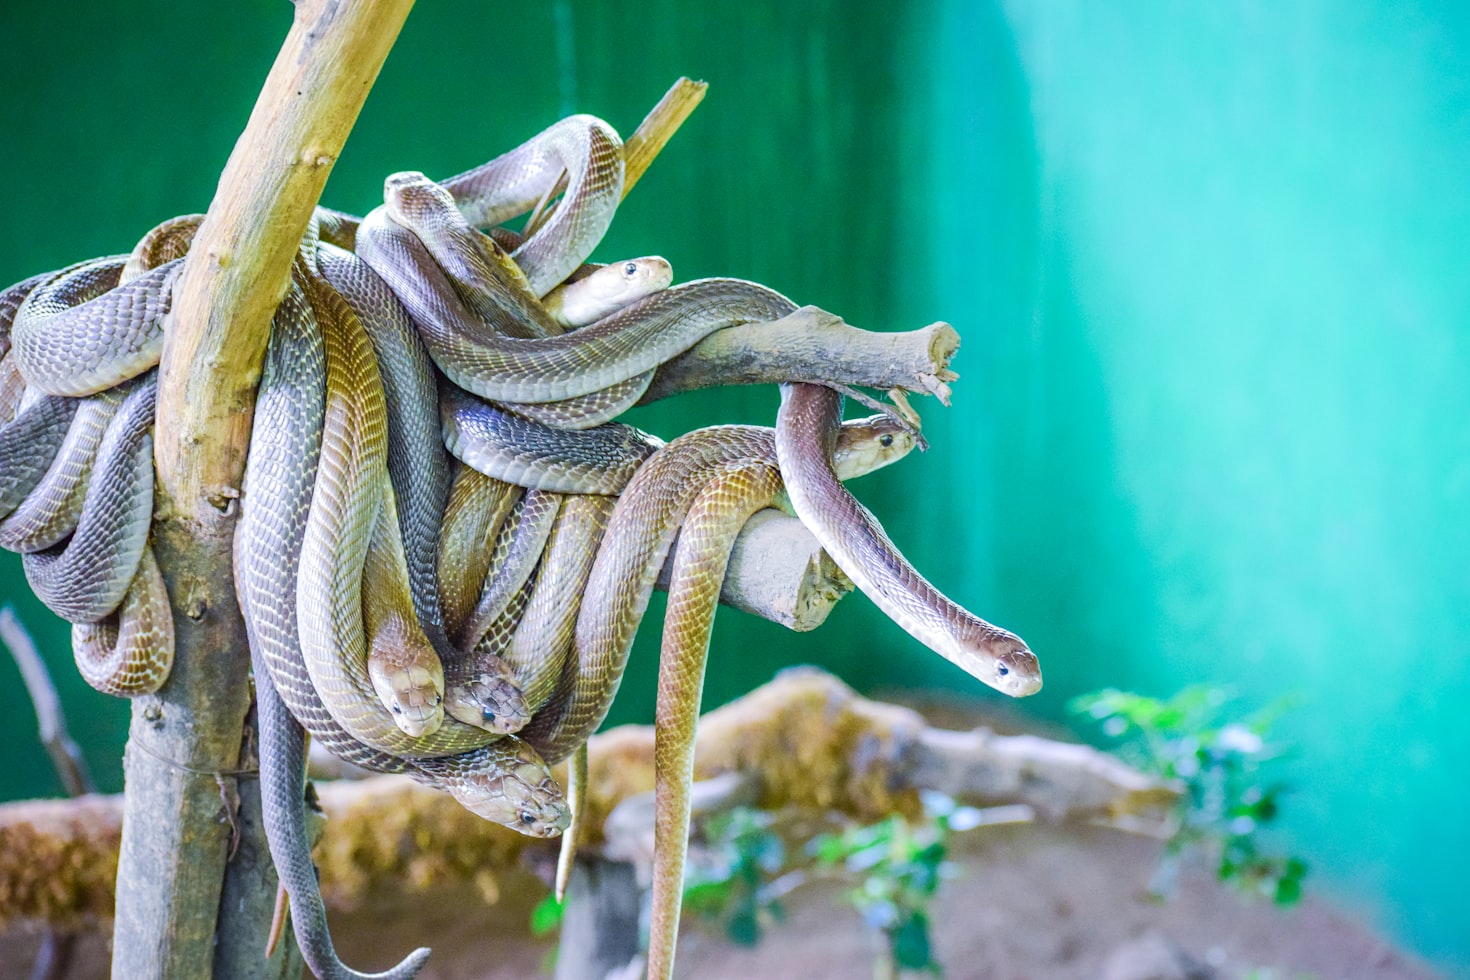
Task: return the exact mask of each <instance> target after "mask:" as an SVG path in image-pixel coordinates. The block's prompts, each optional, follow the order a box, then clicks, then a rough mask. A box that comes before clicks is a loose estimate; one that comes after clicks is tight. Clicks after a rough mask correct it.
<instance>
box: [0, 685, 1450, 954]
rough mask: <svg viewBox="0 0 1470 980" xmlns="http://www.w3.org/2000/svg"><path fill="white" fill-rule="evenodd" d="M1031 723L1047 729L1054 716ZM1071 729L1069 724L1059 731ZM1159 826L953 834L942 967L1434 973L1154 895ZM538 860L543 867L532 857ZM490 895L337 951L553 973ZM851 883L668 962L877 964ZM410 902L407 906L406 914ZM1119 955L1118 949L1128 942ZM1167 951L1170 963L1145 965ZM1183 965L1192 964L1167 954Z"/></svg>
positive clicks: (1191, 881)
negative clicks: (748, 936) (427, 952)
mask: <svg viewBox="0 0 1470 980" xmlns="http://www.w3.org/2000/svg"><path fill="white" fill-rule="evenodd" d="M893 700H906V701H908V702H909V703H910V705H911V706H913V707H917V708H919V709H920V710H922V711H923V713H924V714H925V715H926V716H928V718H929V720H930V722H931V723H933V724H936V725H939V726H941V727H947V728H957V729H963V728H968V727H973V726H974V725H976V724H987V725H989V726H991V727H993V728H995V729H996V730H998V731H1003V732H1005V731H1016V730H1020V729H1025V728H1034V726H1033V725H1030V724H1026V723H1025V722H1021V721H1020V720H1019V719H1016V718H1011V717H1007V716H1003V715H996V714H994V713H993V712H990V711H986V712H983V716H978V715H977V713H976V712H975V710H974V708H975V706H974V705H969V704H963V705H956V704H945V703H935V702H933V701H930V702H928V703H922V704H920V703H915V701H914V700H913V699H912V698H902V697H895V698H893ZM1042 734H1049V735H1058V734H1061V733H1057V732H1044V733H1042ZM1063 737H1065V736H1063ZM1158 854H1159V844H1158V842H1156V841H1153V840H1150V839H1147V838H1143V837H1138V836H1134V835H1130V834H1125V833H1122V832H1119V831H1116V830H1111V829H1107V828H1102V827H1075V826H1069V827H1052V826H1045V825H1037V824H1011V825H998V826H988V827H981V828H978V829H975V830H972V831H967V832H965V833H961V834H957V835H955V836H954V837H953V838H952V854H951V856H952V858H953V859H954V860H955V861H956V863H957V864H958V865H959V867H960V874H959V875H958V877H956V878H955V879H953V880H951V881H948V882H946V883H945V885H944V886H943V888H942V890H941V891H940V894H939V898H938V900H937V902H936V904H935V907H934V918H933V942H934V947H935V955H936V958H937V959H938V961H939V962H940V963H941V964H942V965H943V966H944V969H945V974H944V975H945V976H946V977H947V978H948V980H972V978H974V980H980V978H985V980H1022V978H1039V980H1050V978H1056V980H1073V978H1076V980H1083V978H1086V980H1174V978H1184V977H1188V978H1189V980H1204V978H1205V977H1217V978H1221V980H1235V978H1241V980H1307V978H1314V980H1369V978H1373V980H1379V978H1381V980H1428V978H1432V977H1435V976H1437V974H1436V973H1435V972H1434V971H1432V970H1431V969H1429V968H1428V967H1427V966H1426V965H1424V964H1423V963H1422V962H1420V961H1418V960H1417V959H1416V958H1415V957H1413V956H1412V955H1410V954H1408V953H1405V952H1403V951H1400V950H1396V949H1395V948H1393V947H1392V946H1391V945H1389V944H1387V943H1386V942H1385V941H1384V940H1383V939H1381V938H1380V937H1378V936H1375V935H1374V934H1372V933H1371V932H1370V931H1368V930H1367V929H1365V928H1364V927H1363V926H1361V925H1360V924H1358V923H1356V922H1354V921H1353V920H1352V919H1351V918H1350V917H1349V916H1347V915H1345V914H1344V913H1343V912H1341V911H1340V910H1337V909H1335V908H1333V907H1332V906H1331V905H1329V904H1328V903H1326V902H1325V901H1322V900H1320V899H1319V898H1317V897H1316V896H1314V895H1313V894H1312V881H1311V879H1310V878H1308V879H1307V882H1306V892H1307V898H1306V900H1305V901H1303V902H1302V903H1301V904H1300V905H1299V906H1297V907H1294V908H1290V909H1280V908H1276V907H1273V906H1271V905H1269V904H1267V903H1264V902H1248V901H1245V900H1243V899H1242V898H1241V897H1240V896H1239V895H1237V894H1236V893H1235V892H1234V891H1232V890H1230V889H1228V888H1225V887H1223V886H1220V885H1218V884H1216V883H1215V882H1214V881H1213V880H1212V879H1211V878H1210V877H1209V876H1208V875H1206V874H1204V873H1202V872H1189V871H1186V872H1185V873H1184V874H1183V875H1182V876H1181V879H1180V882H1179V889H1178V893H1177V895H1176V896H1175V897H1174V898H1173V899H1172V900H1170V901H1169V902H1167V903H1163V904H1160V903H1158V902H1156V901H1154V900H1152V899H1150V897H1149V896H1148V893H1147V885H1148V881H1149V876H1150V873H1151V872H1152V871H1153V869H1154V867H1155V866H1156V862H1157V859H1158ZM537 870H538V871H539V873H540V874H541V875H547V876H549V869H547V868H542V869H537ZM501 887H502V898H501V901H500V902H499V903H498V904H496V905H494V906H487V905H486V904H485V902H484V900H483V899H482V898H481V897H480V895H479V894H478V893H477V892H474V891H472V890H470V889H468V888H454V889H441V890H439V891H436V892H435V893H434V894H433V895H432V896H423V895H414V896H396V895H384V896H380V898H379V900H377V901H374V902H372V903H370V904H369V905H367V906H364V907H362V908H359V909H357V910H355V911H353V912H350V913H334V914H333V916H332V928H333V934H334V937H335V939H336V943H337V949H338V951H339V953H340V954H341V955H342V958H343V959H344V960H345V961H346V962H347V963H349V964H351V965H352V966H354V967H356V968H357V969H360V970H381V969H385V968H387V967H388V966H391V965H392V964H393V963H395V962H396V961H397V959H398V958H399V957H401V956H402V955H404V954H405V953H407V952H408V951H409V950H411V949H413V948H415V947H417V946H420V945H424V944H427V945H430V946H432V947H433V949H434V955H433V956H432V957H431V958H430V960H429V965H428V967H427V968H426V969H425V970H424V971H423V973H421V974H420V976H421V978H423V980H535V978H538V977H548V978H549V976H550V973H549V971H548V970H547V969H546V967H545V964H546V963H548V962H549V955H548V954H549V953H550V952H551V950H552V945H553V943H552V941H551V940H548V939H533V938H531V937H530V936H529V935H528V933H527V923H528V921H529V917H530V911H531V908H532V906H533V905H534V904H535V903H536V902H537V901H539V900H540V898H541V896H542V895H543V894H544V893H545V886H544V885H543V884H542V883H541V881H540V880H539V879H538V877H537V876H536V875H534V874H532V873H531V872H530V871H529V870H528V871H526V872H525V873H524V874H523V875H520V876H519V877H516V876H511V877H508V878H506V879H505V880H503V881H502V882H501ZM845 888H846V886H845V885H843V884H841V883H838V882H830V881H828V882H823V881H815V882H812V883H809V884H806V885H803V886H801V887H800V888H798V889H797V890H795V891H794V892H792V893H791V894H790V895H788V896H787V898H786V902H785V905H786V911H787V918H786V921H785V922H784V923H782V924H779V925H777V926H776V927H774V928H773V929H771V930H770V931H768V932H767V933H766V934H765V935H764V937H763V938H762V940H761V942H760V943H759V944H758V945H757V946H755V947H753V948H744V947H741V946H737V945H735V944H733V943H731V942H729V941H728V940H726V939H724V938H723V936H721V935H719V934H718V933H717V931H715V930H714V927H703V926H701V925H700V924H698V923H694V924H688V923H687V922H686V929H685V931H684V937H683V939H682V941H681V944H680V948H679V959H678V970H677V974H678V976H679V977H681V978H690V980H749V978H752V977H754V978H760V980H787V978H791V980H825V978H833V980H836V978H842V980H849V978H856V980H862V978H866V977H870V976H872V962H873V960H872V946H871V938H870V936H869V935H868V933H867V932H866V931H865V929H864V927H863V925H862V923H861V921H860V920H859V918H858V915H857V913H856V912H854V911H853V910H852V909H851V908H850V907H848V906H847V905H846V904H845V903H844V901H843V897H842V893H843V891H844V890H845ZM407 909H411V910H412V916H411V917H410V916H408V915H406V914H405V910H407ZM38 944H39V934H38V933H36V932H35V931H34V930H27V929H23V928H22V929H13V930H11V931H10V932H9V933H0V978H8V977H21V976H26V975H28V974H29V970H30V966H31V963H32V961H33V959H34V955H35V950H36V948H37V946H38ZM1129 949H1131V950H1132V954H1131V955H1126V954H1127V953H1128V950H1129ZM1161 951H1164V952H1166V953H1167V954H1168V955H1166V956H1164V958H1165V959H1169V960H1172V961H1173V962H1172V965H1171V967H1170V969H1160V968H1158V967H1157V965H1152V966H1151V965H1150V964H1149V962H1148V960H1149V954H1150V953H1152V954H1153V956H1154V958H1155V959H1157V958H1158V957H1159V956H1160V955H1161ZM1181 957H1182V961H1183V962H1184V963H1185V964H1186V965H1187V964H1193V966H1194V967H1195V968H1196V971H1195V972H1193V973H1190V972H1188V970H1183V971H1181V969H1180V968H1179V964H1180V962H1181ZM107 963H108V957H107V946H106V940H105V938H104V937H102V936H100V935H92V936H86V937H82V939H81V942H80V944H79V946H78V948H77V951H76V956H75V959H74V961H73V963H72V968H71V969H70V970H69V971H68V972H67V973H66V974H65V975H64V976H65V977H68V978H73V980H91V978H100V977H106V976H107V975H108V966H107Z"/></svg>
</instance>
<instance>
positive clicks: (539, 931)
mask: <svg viewBox="0 0 1470 980" xmlns="http://www.w3.org/2000/svg"><path fill="white" fill-rule="evenodd" d="M561 916H562V904H561V903H560V902H558V901H557V900H556V893H555V892H550V893H548V894H547V896H546V897H545V898H543V899H542V900H541V901H539V902H537V903H536V907H535V908H533V909H532V910H531V935H533V936H546V935H550V934H551V933H553V932H556V930H557V929H559V928H561Z"/></svg>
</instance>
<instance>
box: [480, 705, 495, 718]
mask: <svg viewBox="0 0 1470 980" xmlns="http://www.w3.org/2000/svg"><path fill="white" fill-rule="evenodd" d="M480 715H481V717H483V718H484V719H485V720H486V721H494V720H495V712H493V711H491V710H490V709H489V708H484V709H482V710H481V712H480Z"/></svg>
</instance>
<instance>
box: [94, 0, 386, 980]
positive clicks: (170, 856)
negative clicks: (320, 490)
mask: <svg viewBox="0 0 1470 980" xmlns="http://www.w3.org/2000/svg"><path fill="white" fill-rule="evenodd" d="M411 6H412V0H357V2H351V3H344V2H339V0H298V2H297V5H296V12H295V18H294V22H293V24H292V27H291V30H290V32H289V33H288V34H287V36H286V40H285V43H284V44H283V46H282V48H281V52H280V54H279V55H278V56H277V58H276V62H275V64H274V65H273V66H272V68H271V71H270V74H269V76H268V77H267V79H266V82H265V86H264V88H263V89H262V90H261V94H260V97H259V99H258V100H257V102H256V105H255V109H254V110H253V111H252V113H251V116H250V120H249V122H248V124H247V125H246V128H245V131H244V133H243V134H242V135H241V137H240V140H239V141H238V142H237V144H236V146H235V149H234V152H233V153H232V154H231V155H230V159H229V161H228V163H227V164H226V165H225V169H224V172H223V174H222V175H221V177H220V183H219V188H218V190H217V191H216V194H215V198H214V200H213V202H212V203H211V204H210V207H209V212H208V217H207V218H206V219H205V221H204V224H203V226H202V227H201V228H200V230H199V233H198V235H197V236H196V237H195V240H194V245H193V248H192V250H191V252H190V255H189V258H188V260H187V262H186V264H185V269H184V272H183V274H182V276H181V277H180V279H179V282H178V284H177V285H176V286H175V289H174V294H173V300H172V310H171V313H170V318H169V320H170V322H169V323H168V325H167V331H168V332H167V339H166V341H165V345H164V352H163V361H162V365H161V375H160V382H159V398H158V424H157V427H156V429H155V437H154V449H155V462H156V464H157V468H158V484H159V487H158V489H159V492H158V513H157V523H156V524H155V528H154V547H155V550H156V552H157V556H158V562H159V566H160V567H161V569H162V570H163V574H164V579H165V581H166V582H167V584H168V589H169V596H170V598H171V601H172V604H173V617H174V628H175V632H176V638H177V643H176V656H175V664H174V669H173V675H172V676H171V677H170V678H169V681H168V683H167V684H165V685H164V687H163V689H162V690H160V691H159V692H158V694H156V695H153V696H149V697H142V698H138V699H136V700H135V701H134V703H133V715H132V725H131V728H130V731H129V742H128V750H127V757H126V762H125V769H124V773H125V777H126V785H127V790H126V801H125V804H124V826H123V840H122V851H121V854H120V859H119V863H118V884H117V920H116V926H115V932H114V942H113V976H114V977H117V978H126V980H138V978H147V977H189V978H194V977H208V976H215V977H220V978H229V980H236V978H246V977H267V976H284V975H287V974H286V972H285V971H287V970H289V968H290V964H289V963H287V962H286V961H285V960H284V959H283V957H285V956H287V955H288V954H287V953H278V955H277V957H276V960H275V961H274V962H272V963H266V962H265V960H264V955H263V954H264V948H265V940H266V931H267V929H268V926H269V922H270V908H271V903H272V900H273V898H274V894H275V874H274V871H273V869H272V868H271V866H270V862H269V859H268V856H267V851H266V849H265V841H264V838H263V835H262V832H261V823H260V808H259V793H258V792H257V791H256V790H257V787H256V786H255V785H254V781H253V779H251V777H250V776H249V774H248V773H245V772H242V770H248V769H249V768H250V766H251V765H253V760H254V754H253V752H250V751H248V750H247V748H246V741H245V740H246V738H247V733H246V730H245V719H246V715H247V713H248V710H249V706H250V690H249V684H248V681H247V676H248V669H249V662H250V658H249V654H248V650H247V646H246V641H245V630H244V624H243V623H242V621H241V619H240V613H239V609H238V607H237V606H236V603H235V594H234V584H233V577H232V573H231V544H232V540H233V532H234V522H235V499H236V498H237V497H238V489H237V488H238V487H239V486H240V482H241V473H242V470H243V468H244V461H245V453H246V449H247V447H248V445H249V435H250V415H251V410H252V407H253V404H254V397H255V386H256V384H257V382H258V380H259V377H260V370H261V364H262V361H263V359H264V355H265V344H266V339H267V337H268V334H269V329H270V320H271V316H272V314H273V313H274V310H275V307H276V305H277V304H278V303H279V302H280V299H281V296H282V295H283V294H284V292H285V288H286V282H287V276H288V274H289V270H290V263H291V257H292V255H293V254H294V253H295V251H296V249H297V246H298V243H299V241H300V238H301V235H302V233H303V232H304V230H305V228H306V223H307V221H308V219H309V218H310V215H311V210H312V208H313V207H314V206H315V205H316V202H317V199H318V197H319V196H320V194H321V190H322V187H323V186H324V185H325V183H326V180H327V176H328V174H329V173H330V172H331V169H332V165H333V164H334V163H335V162H336V159H337V156H338V154H339V153H340V152H341V150H342V146H343V144H344V143H345V142H346V139H347V134H348V132H349V131H350V130H351V128H352V124H353V123H354V122H355V121H356V119H357V114H358V112H359V110H360V109H361V108H362V103H363V101H364V100H365V99H366V97H367V93H368V90H369V89H370V88H371V87H372V83H373V81H374V80H375V79H376V78H377V74H378V71H379V69H380V68H381V67H382V64H383V61H384V59H385V58H386V57H387V54H388V50H389V49H390V48H391V47H392V44H393V41H394V40H395V39H396V38H397V36H398V31H399V28H400V27H401V26H402V24H403V20H404V18H405V17H407V15H408V11H409V9H410V7H411ZM242 780H248V782H247V783H244V784H242ZM242 801H244V805H243V806H242ZM235 827H240V828H243V831H244V832H243V835H239V834H236V832H235V831H234V830H233V829H232V828H235ZM296 962H297V963H299V960H297V961H296ZM298 972H299V970H298Z"/></svg>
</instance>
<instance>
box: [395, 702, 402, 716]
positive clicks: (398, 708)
mask: <svg viewBox="0 0 1470 980" xmlns="http://www.w3.org/2000/svg"><path fill="white" fill-rule="evenodd" d="M393 713H394V714H395V715H401V714H403V707H402V705H397V704H395V705H394V706H393Z"/></svg>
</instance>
